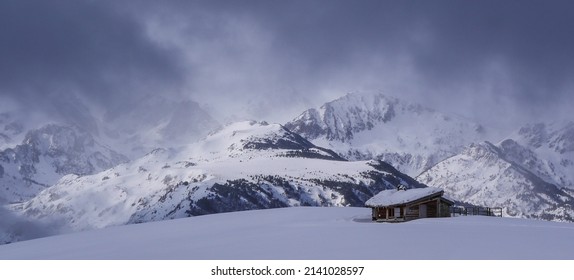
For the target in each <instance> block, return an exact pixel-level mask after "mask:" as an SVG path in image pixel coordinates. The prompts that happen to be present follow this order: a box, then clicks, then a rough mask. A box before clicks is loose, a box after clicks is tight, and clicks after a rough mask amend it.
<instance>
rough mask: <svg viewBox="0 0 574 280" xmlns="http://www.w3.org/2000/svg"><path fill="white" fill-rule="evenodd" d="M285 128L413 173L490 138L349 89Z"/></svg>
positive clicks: (453, 120)
mask: <svg viewBox="0 0 574 280" xmlns="http://www.w3.org/2000/svg"><path fill="white" fill-rule="evenodd" d="M285 127H287V128H288V129H289V130H291V131H293V132H296V133H299V134H301V135H302V136H303V137H306V138H307V139H310V140H311V141H312V142H313V143H314V144H316V145H318V146H322V147H326V148H329V149H332V150H334V151H336V152H337V153H339V154H340V155H341V156H343V157H346V158H348V159H350V160H365V159H380V160H384V161H386V162H388V163H390V164H391V165H393V166H395V167H396V168H397V169H398V170H400V171H402V172H405V173H407V174H409V175H411V176H416V175H418V174H420V173H421V172H422V171H424V170H426V169H428V168H430V167H431V166H433V165H434V164H436V163H438V162H439V161H441V160H443V159H445V158H447V157H449V156H452V155H454V154H456V153H458V152H460V151H461V150H462V149H463V147H464V146H466V145H468V144H470V143H472V142H476V141H483V140H485V139H486V138H487V131H486V130H485V128H483V127H482V126H481V125H479V124H477V123H474V122H471V121H469V120H466V119H463V118H461V117H458V116H451V115H446V114H442V113H439V112H436V111H434V110H431V109H428V108H425V107H423V106H422V105H419V104H411V103H407V102H404V101H402V100H399V99H396V98H392V97H388V96H386V95H383V94H347V95H346V96H344V97H341V98H339V99H337V100H334V101H331V102H328V103H325V104H324V105H323V106H321V107H320V108H319V109H309V110H307V111H305V112H304V113H303V114H301V115H300V116H298V117H297V118H295V119H294V120H293V121H291V122H289V123H287V124H286V125H285Z"/></svg>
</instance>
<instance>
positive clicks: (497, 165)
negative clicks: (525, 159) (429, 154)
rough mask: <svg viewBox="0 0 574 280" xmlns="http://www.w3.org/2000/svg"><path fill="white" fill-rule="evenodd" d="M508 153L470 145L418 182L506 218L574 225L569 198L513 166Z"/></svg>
mask: <svg viewBox="0 0 574 280" xmlns="http://www.w3.org/2000/svg"><path fill="white" fill-rule="evenodd" d="M502 144H503V145H502V146H503V147H506V146H507V145H506V144H505V142H503V143H502ZM508 153H509V150H508V149H506V150H505V149H501V148H499V147H497V146H495V145H493V144H491V143H489V142H483V143H480V144H472V145H470V146H469V147H467V148H466V149H465V150H464V151H463V152H461V153H459V154H457V155H455V156H453V157H450V158H448V159H446V160H444V161H442V162H440V163H438V164H437V165H435V166H433V167H432V168H431V169H429V170H427V171H425V172H424V173H422V174H421V175H419V176H418V177H417V179H418V180H419V181H420V182H422V183H424V184H427V185H429V186H434V187H439V188H443V189H444V190H445V193H446V194H448V195H449V196H451V197H452V198H454V199H456V200H459V201H464V202H467V203H471V204H475V205H480V206H487V207H503V211H504V215H505V216H513V217H526V218H538V219H546V220H555V221H571V222H572V221H574V209H573V206H574V198H573V197H572V194H571V193H569V192H568V191H567V190H566V189H563V188H561V187H560V186H557V185H554V184H551V183H548V182H546V181H544V180H542V179H541V178H540V177H538V176H537V175H536V174H534V173H533V172H531V171H529V170H528V169H526V168H524V167H523V166H521V165H520V164H516V163H514V162H513V161H512V159H515V158H516V156H514V157H510V158H509V157H508V156H507V155H508Z"/></svg>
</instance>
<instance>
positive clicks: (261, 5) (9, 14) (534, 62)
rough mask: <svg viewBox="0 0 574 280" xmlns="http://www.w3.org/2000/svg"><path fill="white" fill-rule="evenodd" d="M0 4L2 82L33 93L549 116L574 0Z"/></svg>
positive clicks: (564, 85)
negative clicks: (413, 103)
mask: <svg viewBox="0 0 574 280" xmlns="http://www.w3.org/2000/svg"><path fill="white" fill-rule="evenodd" d="M54 3H56V4H54ZM1 5H2V8H1V9H0V35H1V36H2V38H3V43H2V44H0V59H2V63H0V83H1V84H0V90H2V94H14V95H16V94H17V95H18V96H24V97H26V98H28V100H35V98H37V97H38V96H41V95H45V94H46V92H53V93H60V94H61V93H62V92H73V93H74V94H79V95H80V97H83V98H89V99H90V100H95V101H98V102H99V103H101V104H110V103H111V104H118V102H108V101H109V100H114V99H117V100H120V101H123V102H119V104H126V102H131V101H133V100H134V99H138V98H141V96H142V95H143V94H151V93H153V92H156V93H158V94H162V95H170V96H179V94H180V93H182V92H185V94H186V95H187V96H188V97H190V98H192V99H194V100H196V101H198V102H200V103H211V104H209V106H210V107H212V108H216V109H217V108H221V107H224V109H219V111H224V113H228V112H236V111H241V110H237V108H235V107H234V106H241V105H246V106H249V107H250V108H252V109H251V110H252V111H253V112H251V113H252V115H253V116H255V117H261V118H268V119H271V120H282V121H284V120H286V119H289V118H291V117H292V116H291V115H290V114H293V113H294V112H293V111H289V110H288V109H286V108H295V110H297V111H302V110H303V109H305V106H309V105H318V103H322V102H325V101H328V100H329V99H332V98H336V97H338V96H340V95H342V94H344V93H346V92H348V91H354V90H360V89H371V90H382V91H383V92H387V93H390V94H393V95H398V96H401V95H405V96H409V97H410V98H411V99H417V100H418V101H419V102H423V103H424V102H429V103H430V106H442V107H443V108H451V109H452V108H454V109H453V110H454V111H457V112H459V113H462V114H465V115H468V116H471V117H479V118H480V117H485V118H490V117H492V116H495V117H498V118H500V117H501V116H500V114H506V115H516V117H517V118H523V117H525V116H529V115H532V114H534V113H535V114H539V113H540V112H545V111H548V110H547V108H549V107H551V108H553V110H552V112H550V113H548V114H549V116H550V117H555V116H554V115H552V114H554V113H556V112H560V111H568V110H569V108H567V107H568V105H569V104H572V102H574V100H573V99H574V98H573V97H572V96H574V95H573V94H572V86H573V83H572V82H571V80H572V79H571V77H572V75H573V74H574V55H572V52H573V51H572V50H574V36H571V26H574V17H572V16H571V15H570V13H571V11H572V10H573V9H574V2H571V1H511V0H508V1H491V0H485V1H382V0H380V1H379V0H361V1H342V0H329V1H327V0H325V1H320V0H305V1H300V0H293V1H273V0H268V1H217V0H215V1H137V2H131V1H125V2H124V1H109V2H108V1H103V2H102V1H93V2H91V1H56V2H49V3H48V2H45V1H26V2H24V1H12V2H10V1H4V2H3V3H2V4H1ZM4 38H10V39H9V40H4ZM4 41H6V42H7V43H4ZM192 77H193V79H192ZM180 87H181V88H180ZM46 89H47V90H46ZM106 102H108V103H106ZM226 105H229V106H231V107H226ZM118 107H119V108H121V107H122V106H118ZM253 108H255V109H253ZM269 108H272V109H269ZM443 108H440V109H443ZM477 108H483V110H478V109H477ZM485 108H486V109H485ZM565 108H566V109H565ZM111 110H112V111H114V109H111ZM215 111H217V110H215ZM274 114H275V115H274ZM504 117H507V116H504Z"/></svg>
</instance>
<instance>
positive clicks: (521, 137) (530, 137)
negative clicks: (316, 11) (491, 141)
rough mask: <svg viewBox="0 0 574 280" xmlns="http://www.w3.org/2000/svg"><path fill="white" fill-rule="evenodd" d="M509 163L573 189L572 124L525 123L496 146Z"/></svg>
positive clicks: (573, 126) (573, 127)
mask: <svg viewBox="0 0 574 280" xmlns="http://www.w3.org/2000/svg"><path fill="white" fill-rule="evenodd" d="M499 146H500V148H501V149H502V150H503V152H504V154H505V155H506V157H507V158H509V159H510V160H511V161H513V162H515V163H517V164H520V165H521V166H523V167H524V168H526V169H528V170H530V171H531V172H532V173H534V174H536V175H537V176H539V177H540V178H542V179H543V180H545V181H547V182H549V183H552V184H555V185H558V186H562V187H565V188H569V189H572V190H574V122H571V121H570V122H555V123H550V124H544V123H537V124H529V125H526V126H524V127H522V128H520V129H519V130H518V131H516V132H515V133H513V135H511V136H510V137H508V138H507V139H505V140H504V141H502V142H501V143H500V144H499Z"/></svg>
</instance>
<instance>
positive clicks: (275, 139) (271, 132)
mask: <svg viewBox="0 0 574 280" xmlns="http://www.w3.org/2000/svg"><path fill="white" fill-rule="evenodd" d="M262 152H264V153H267V154H268V155H269V156H301V157H313V158H328V159H335V160H344V159H342V158H341V157H340V156H338V155H337V154H336V153H335V152H333V151H330V150H327V149H324V148H320V147H317V146H315V145H314V144H313V143H311V142H309V141H308V140H307V139H305V138H303V137H301V136H300V135H299V134H297V133H293V132H291V131H290V130H288V129H287V128H285V127H284V126H282V125H280V124H275V123H272V124H269V123H267V122H265V121H262V122H257V121H242V122H235V123H231V124H228V125H227V126H225V127H222V128H220V129H219V130H217V131H214V132H212V133H211V134H209V135H208V136H207V137H205V138H204V139H202V140H201V141H199V142H197V143H195V144H193V145H191V147H190V150H189V151H188V154H191V155H193V156H198V157H200V158H203V159H215V158H225V157H239V156H245V155H246V154H248V153H262Z"/></svg>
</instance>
